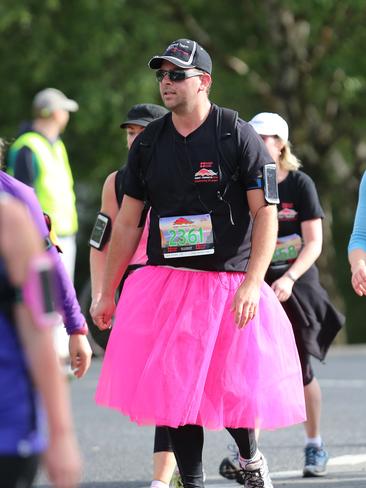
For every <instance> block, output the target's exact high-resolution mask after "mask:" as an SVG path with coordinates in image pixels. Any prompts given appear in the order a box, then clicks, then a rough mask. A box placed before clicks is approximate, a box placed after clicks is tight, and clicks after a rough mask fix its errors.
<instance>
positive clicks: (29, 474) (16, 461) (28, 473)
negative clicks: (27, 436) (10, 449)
mask: <svg viewBox="0 0 366 488" xmlns="http://www.w3.org/2000/svg"><path fill="white" fill-rule="evenodd" d="M38 464H39V456H30V457H27V458H22V457H19V456H0V481H1V483H0V484H1V486H4V487H6V488H20V487H21V488H30V487H31V486H32V483H33V480H34V478H35V476H36V473H37V468H38Z"/></svg>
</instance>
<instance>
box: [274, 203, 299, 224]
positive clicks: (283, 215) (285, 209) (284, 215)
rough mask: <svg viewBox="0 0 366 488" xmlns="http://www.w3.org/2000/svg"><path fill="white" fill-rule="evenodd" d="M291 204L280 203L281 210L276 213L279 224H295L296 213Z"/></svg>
mask: <svg viewBox="0 0 366 488" xmlns="http://www.w3.org/2000/svg"><path fill="white" fill-rule="evenodd" d="M293 206H294V205H293V203H285V202H283V203H281V207H282V209H281V210H280V211H279V212H278V214H277V215H278V220H279V221H280V222H295V221H296V220H297V214H298V212H297V211H296V210H295V209H294V208H293Z"/></svg>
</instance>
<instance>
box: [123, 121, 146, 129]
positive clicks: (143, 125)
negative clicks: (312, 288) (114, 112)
mask: <svg viewBox="0 0 366 488" xmlns="http://www.w3.org/2000/svg"><path fill="white" fill-rule="evenodd" d="M152 120H153V119H151V120H146V119H135V120H126V122H123V123H122V124H121V125H120V127H121V129H126V127H127V126H128V125H141V127H146V126H148V125H149V124H150V122H152Z"/></svg>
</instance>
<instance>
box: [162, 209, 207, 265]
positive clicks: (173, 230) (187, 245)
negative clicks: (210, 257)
mask: <svg viewBox="0 0 366 488" xmlns="http://www.w3.org/2000/svg"><path fill="white" fill-rule="evenodd" d="M159 227H160V236H161V247H162V250H163V255H164V258H182V257H188V256H199V255H203V254H213V253H214V252H215V247H214V240H213V232H212V221H211V216H210V214H202V215H182V216H178V217H161V218H160V219H159Z"/></svg>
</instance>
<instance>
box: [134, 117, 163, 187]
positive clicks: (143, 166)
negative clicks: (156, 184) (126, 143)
mask: <svg viewBox="0 0 366 488" xmlns="http://www.w3.org/2000/svg"><path fill="white" fill-rule="evenodd" d="M168 116H170V113H168V114H166V115H164V116H163V117H160V118H159V119H156V120H153V121H152V122H150V124H149V125H148V126H146V128H145V130H144V131H143V133H142V136H141V140H140V143H139V144H140V147H139V149H140V151H139V152H140V176H141V180H142V182H143V184H144V186H145V187H146V183H145V182H146V174H147V170H148V169H149V166H150V163H151V160H152V156H153V153H154V149H155V144H156V142H157V140H158V138H159V136H160V133H161V131H162V130H163V128H164V126H165V123H166V120H167V117H168Z"/></svg>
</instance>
